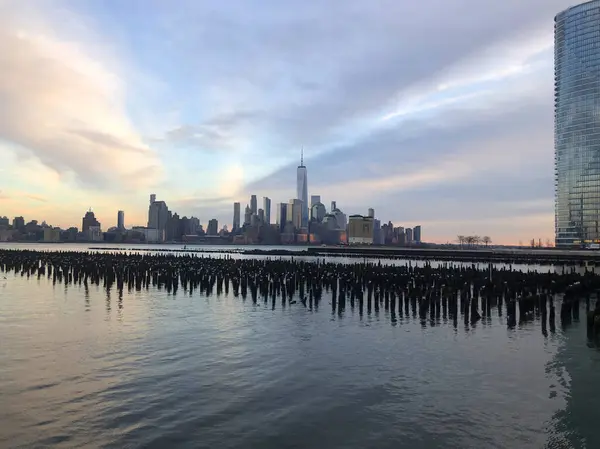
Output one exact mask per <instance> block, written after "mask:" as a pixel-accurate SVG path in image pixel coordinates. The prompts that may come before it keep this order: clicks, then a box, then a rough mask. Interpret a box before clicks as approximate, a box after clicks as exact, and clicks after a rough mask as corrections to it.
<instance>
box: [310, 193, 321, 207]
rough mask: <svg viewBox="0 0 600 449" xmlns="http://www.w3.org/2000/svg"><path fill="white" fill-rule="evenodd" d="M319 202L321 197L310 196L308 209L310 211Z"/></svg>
mask: <svg viewBox="0 0 600 449" xmlns="http://www.w3.org/2000/svg"><path fill="white" fill-rule="evenodd" d="M320 202H321V195H311V196H310V208H311V209H312V208H313V206H314V205H315V204H317V203H320Z"/></svg>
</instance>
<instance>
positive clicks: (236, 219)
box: [233, 203, 241, 231]
mask: <svg viewBox="0 0 600 449" xmlns="http://www.w3.org/2000/svg"><path fill="white" fill-rule="evenodd" d="M240 206H241V205H240V203H233V230H234V231H237V230H238V229H240V218H241V216H240Z"/></svg>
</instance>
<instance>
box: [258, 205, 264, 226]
mask: <svg viewBox="0 0 600 449" xmlns="http://www.w3.org/2000/svg"><path fill="white" fill-rule="evenodd" d="M257 215H258V222H259V223H261V224H264V223H265V210H264V209H258V214H257Z"/></svg>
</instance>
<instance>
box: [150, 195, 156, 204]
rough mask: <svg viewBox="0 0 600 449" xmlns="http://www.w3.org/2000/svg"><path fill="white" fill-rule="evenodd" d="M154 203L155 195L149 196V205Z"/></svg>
mask: <svg viewBox="0 0 600 449" xmlns="http://www.w3.org/2000/svg"><path fill="white" fill-rule="evenodd" d="M155 201H156V193H152V194H151V195H150V204H152V203H154V202H155Z"/></svg>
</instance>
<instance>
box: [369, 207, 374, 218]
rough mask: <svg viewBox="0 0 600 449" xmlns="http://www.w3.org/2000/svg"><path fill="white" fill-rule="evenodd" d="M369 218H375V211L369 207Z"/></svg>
mask: <svg viewBox="0 0 600 449" xmlns="http://www.w3.org/2000/svg"><path fill="white" fill-rule="evenodd" d="M368 212H369V217H371V218H375V209H373V208H371V207H369V211H368Z"/></svg>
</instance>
